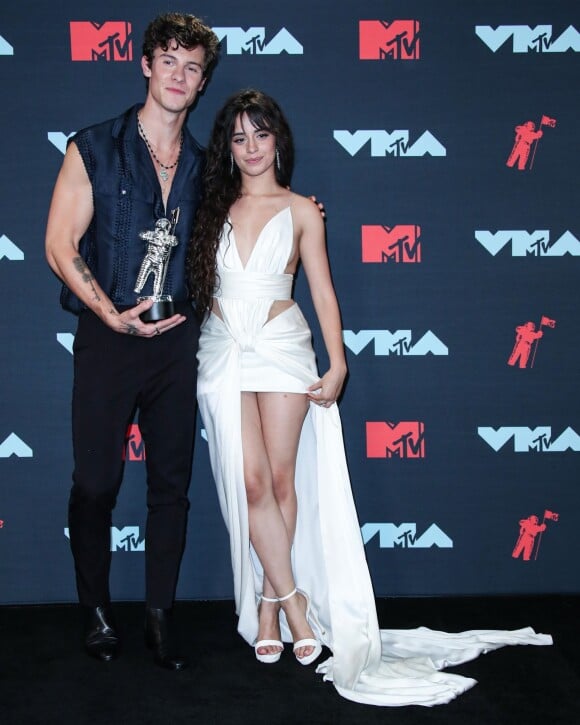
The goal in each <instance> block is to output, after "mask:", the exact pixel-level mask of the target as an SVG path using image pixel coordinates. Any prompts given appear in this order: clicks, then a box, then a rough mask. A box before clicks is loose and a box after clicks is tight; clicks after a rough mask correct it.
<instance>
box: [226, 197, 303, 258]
mask: <svg viewBox="0 0 580 725" xmlns="http://www.w3.org/2000/svg"><path fill="white" fill-rule="evenodd" d="M291 206H292V205H291V204H288V206H285V207H284V208H283V209H280V211H277V212H276V213H275V214H274V215H273V216H271V217H270V218H269V219H268V221H267V222H266V223H265V224H264V226H263V227H262V228H261V229H260V233H259V234H258V236H257V237H256V241H255V242H254V244H253V246H252V249H251V251H250V253H249V255H248V258H247V259H246V263H245V264H244V263H243V262H242V257H241V255H240V250H239V249H238V242H237V240H236V232H235V230H234V224H233V222H232V218H231V216H229V215H228V221H229V223H230V224H231V226H232V235H233V237H234V248H235V250H236V254H237V256H238V259H239V261H240V264H241V266H242V269H243V270H244V271H245V270H246V269H247V268H248V265H249V264H250V262H251V260H252V257H253V256H254V252H255V251H256V247H257V246H258V244H259V243H260V239H261V238H262V235H263V234H264V232H265V231H266V229H267V228H268V226H269V225H270V224H271V223H272V222H273V221H274V219H276V218H277V217H279V216H280V214H282V212H284V211H288V210H289V209H290V207H291Z"/></svg>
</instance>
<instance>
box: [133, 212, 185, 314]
mask: <svg viewBox="0 0 580 725" xmlns="http://www.w3.org/2000/svg"><path fill="white" fill-rule="evenodd" d="M178 219H179V207H178V208H177V209H174V210H173V211H172V212H171V219H166V218H165V217H162V218H161V219H158V220H157V221H156V222H155V229H153V231H150V230H147V231H145V232H140V233H139V236H140V237H141V239H143V240H144V241H145V242H147V252H146V253H145V256H144V257H143V261H142V262H141V269H140V270H139V274H138V275H137V282H136V283H135V290H134V291H135V292H141V290H142V289H143V286H144V285H145V282H146V281H147V279H148V277H149V275H150V274H152V275H153V294H152V295H151V296H149V297H138V298H137V302H143V300H154V302H153V305H152V306H151V307H150V308H149V309H148V310H146V311H145V312H142V313H141V315H140V317H141V319H142V320H143V322H157V321H158V320H165V319H166V318H167V317H171V315H173V314H174V312H175V308H174V306H173V299H172V297H171V295H164V294H163V285H164V284H165V276H166V275H167V267H168V265H169V257H170V256H171V250H172V249H173V247H176V246H177V245H178V244H179V240H178V239H177V237H176V236H175V234H173V232H174V231H175V227H176V226H177V221H178Z"/></svg>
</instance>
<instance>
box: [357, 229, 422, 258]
mask: <svg viewBox="0 0 580 725" xmlns="http://www.w3.org/2000/svg"><path fill="white" fill-rule="evenodd" d="M361 236H362V261H363V262H388V261H389V260H390V261H392V262H420V261H421V242H420V241H419V237H420V236H421V227H419V226H417V225H416V224H397V225H396V226H394V227H386V226H378V225H372V224H369V225H363V227H362V228H361Z"/></svg>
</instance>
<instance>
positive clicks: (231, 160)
mask: <svg viewBox="0 0 580 725" xmlns="http://www.w3.org/2000/svg"><path fill="white" fill-rule="evenodd" d="M233 175H234V155H233V154H232V152H231V151H230V176H233Z"/></svg>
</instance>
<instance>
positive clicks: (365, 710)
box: [0, 595, 580, 725]
mask: <svg viewBox="0 0 580 725" xmlns="http://www.w3.org/2000/svg"><path fill="white" fill-rule="evenodd" d="M579 605H580V597H578V596H563V595H561V596H544V597H491V598H472V597H469V598H436V599H435V598H422V599H380V600H378V602H377V608H378V612H379V621H380V623H381V626H383V627H388V628H407V627H416V626H420V625H425V626H428V627H431V628H432V629H441V630H445V631H451V632H458V631H462V630H466V629H519V628H521V627H524V626H528V625H529V626H532V627H533V628H534V629H535V630H536V631H537V632H544V633H548V634H551V635H552V636H553V638H554V645H553V646H551V647H550V646H549V647H535V646H534V647H532V646H519V647H506V648H503V649H500V650H497V651H495V652H491V653H489V654H487V655H482V656H481V657H479V658H478V659H477V660H475V661H473V662H469V663H466V664H464V665H461V666H459V667H457V668H455V669H454V670H449V671H456V672H458V673H460V674H462V675H466V676H468V677H473V678H475V679H476V680H478V684H477V685H476V686H475V687H474V688H472V689H471V690H469V691H467V692H466V693H465V694H463V695H461V696H460V697H459V698H458V699H456V700H454V701H453V702H451V703H450V704H448V705H438V706H436V707H433V708H424V707H418V706H412V707H403V708H378V707H373V706H365V705H358V704H355V703H352V702H349V701H347V700H344V699H343V698H341V697H340V696H339V695H338V693H337V692H336V691H335V689H334V687H333V686H332V685H331V684H329V683H324V682H323V681H322V679H321V677H320V676H319V675H316V674H315V672H314V666H311V667H301V666H300V665H298V664H297V663H296V662H295V660H294V658H293V657H292V656H291V652H290V648H289V647H287V651H286V652H285V653H284V655H283V657H282V659H281V660H280V662H279V663H278V664H276V665H260V664H259V663H258V662H256V660H255V659H254V657H253V652H252V650H251V649H250V648H249V647H248V646H247V645H246V644H245V643H244V642H243V641H242V639H241V638H240V637H239V636H238V635H237V633H236V631H235V625H236V620H235V616H234V611H233V604H232V602H223V601H222V602H179V603H178V604H177V605H176V612H175V616H176V624H177V625H178V627H179V630H180V632H181V633H182V634H183V653H184V654H186V655H188V656H189V657H190V658H191V661H192V665H191V667H190V668H189V669H187V670H184V671H183V672H179V673H172V672H166V671H164V670H161V669H159V668H158V667H155V666H154V665H153V663H152V660H151V657H150V654H149V652H147V651H146V649H145V647H144V644H143V640H142V625H143V608H142V606H141V605H138V604H135V603H119V604H116V605H115V612H116V617H117V621H118V625H119V628H120V630H121V633H122V636H123V652H122V656H121V657H120V658H119V659H118V660H116V661H114V662H112V663H109V664H102V663H100V662H97V661H95V660H92V659H91V658H89V657H87V656H86V655H85V654H84V653H83V652H82V649H81V646H80V624H81V622H80V614H79V612H78V610H77V608H76V607H74V606H66V605H62V606H61V605H54V606H24V607H0V652H1V654H0V725H12V724H15V725H16V724H18V725H24V724H25V723H33V724H36V723H39V724H42V725H53V724H54V725H69V724H71V725H72V723H75V724H76V725H105V724H107V725H124V724H126V725H133V724H135V725H137V724H139V725H149V724H151V725H153V724H155V725H157V724H159V725H165V724H167V725H181V724H182V723H183V724H185V723H188V724H190V723H198V724H199V725H214V724H215V725H222V724H224V725H238V724H240V725H242V724H243V725H246V723H248V724H249V723H252V724H253V723H255V724H257V725H261V724H262V723H264V724H265V723H268V724H270V723H271V724H272V725H287V724H290V723H308V724H309V725H318V724H320V725H327V724H328V725H330V724H332V725H334V724H336V725H346V724H347V723H348V724H350V723H355V724H357V725H358V723H361V724H364V725H373V724H374V723H386V724H387V725H388V724H391V723H393V724H394V723H396V724H397V725H417V724H421V725H431V724H438V725H471V724H474V725H488V724H489V725H498V724H502V725H503V724H505V725H508V724H509V725H540V723H541V724H542V725H556V724H557V725H560V724H562V725H580V628H579V627H578V614H579V612H580V609H579Z"/></svg>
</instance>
